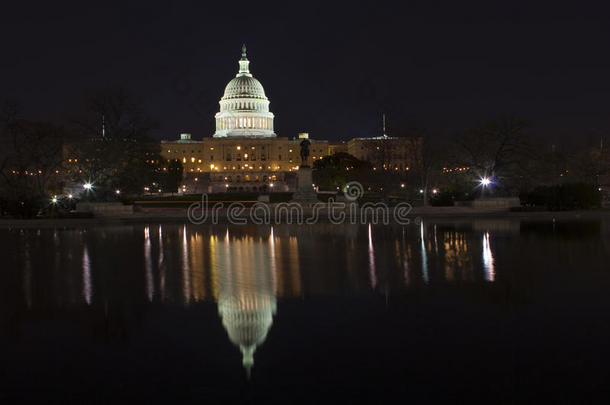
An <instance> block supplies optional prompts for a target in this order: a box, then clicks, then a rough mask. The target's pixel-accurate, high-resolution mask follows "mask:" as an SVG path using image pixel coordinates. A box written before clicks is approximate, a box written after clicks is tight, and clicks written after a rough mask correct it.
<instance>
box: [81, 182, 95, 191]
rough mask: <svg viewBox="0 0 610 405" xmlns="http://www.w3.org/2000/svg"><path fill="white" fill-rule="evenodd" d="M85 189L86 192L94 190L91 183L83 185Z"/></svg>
mask: <svg viewBox="0 0 610 405" xmlns="http://www.w3.org/2000/svg"><path fill="white" fill-rule="evenodd" d="M83 188H84V189H85V190H91V189H93V184H91V183H85V184H83Z"/></svg>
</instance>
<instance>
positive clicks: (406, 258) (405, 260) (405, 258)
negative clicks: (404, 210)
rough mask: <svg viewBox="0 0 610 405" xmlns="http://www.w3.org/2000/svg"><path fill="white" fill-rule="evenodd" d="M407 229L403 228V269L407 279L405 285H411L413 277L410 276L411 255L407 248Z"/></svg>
mask: <svg viewBox="0 0 610 405" xmlns="http://www.w3.org/2000/svg"><path fill="white" fill-rule="evenodd" d="M405 238H406V235H405V229H404V228H402V240H401V247H402V255H403V256H402V267H403V275H404V278H405V285H409V283H410V282H411V277H410V275H409V255H408V254H407V247H406V244H405Z"/></svg>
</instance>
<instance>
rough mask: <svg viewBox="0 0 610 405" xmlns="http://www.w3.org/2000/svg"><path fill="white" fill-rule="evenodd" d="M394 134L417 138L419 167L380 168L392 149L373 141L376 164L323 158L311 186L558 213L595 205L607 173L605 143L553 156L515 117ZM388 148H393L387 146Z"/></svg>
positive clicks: (609, 168) (440, 202) (349, 158)
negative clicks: (510, 202)
mask: <svg viewBox="0 0 610 405" xmlns="http://www.w3.org/2000/svg"><path fill="white" fill-rule="evenodd" d="M394 132H395V133H393V134H391V135H392V136H397V137H401V136H408V137H416V138H420V139H421V150H420V151H419V158H418V161H417V162H416V164H414V165H413V166H412V167H411V168H410V170H408V171H404V170H399V171H396V170H393V167H391V165H387V166H388V167H384V165H383V163H384V161H386V160H389V157H391V155H392V151H391V150H388V151H387V152H386V151H384V150H383V148H384V142H385V141H384V140H379V141H378V146H377V148H376V149H377V153H378V155H379V156H380V159H379V161H377V162H362V161H358V159H355V158H354V157H353V156H349V155H346V154H340V155H336V156H334V157H328V158H325V159H322V160H320V161H318V162H316V164H315V165H316V168H317V169H318V170H317V174H316V176H315V177H316V183H317V184H320V185H321V186H323V187H328V188H332V187H333V186H335V187H339V188H341V187H343V185H344V184H346V183H347V182H348V181H352V180H357V181H360V182H361V183H363V184H364V185H365V190H367V191H369V192H371V193H375V194H378V195H379V196H380V198H382V199H384V198H386V199H387V198H390V197H391V196H400V197H402V198H407V199H409V200H411V201H421V202H422V203H423V204H424V205H428V204H430V205H453V203H454V202H455V201H464V200H472V199H475V198H480V197H491V196H498V197H502V196H521V197H522V202H523V203H524V204H531V205H540V206H545V207H549V208H552V207H561V208H562V209H563V208H569V207H583V208H584V207H592V206H599V205H600V204H601V199H602V194H603V188H602V187H600V184H601V183H602V182H603V181H604V178H607V176H609V175H610V154H609V153H608V150H607V149H604V148H603V143H601V142H600V144H599V146H591V147H582V148H580V149H578V150H570V151H567V152H566V151H561V150H557V149H556V148H554V147H552V146H551V145H548V144H547V142H546V141H545V140H544V139H543V138H542V137H540V136H538V134H536V133H534V132H533V131H532V127H531V125H530V123H529V122H527V121H524V120H521V119H518V118H514V117H498V118H496V119H491V120H487V121H483V122H480V123H478V124H476V125H474V126H472V127H470V128H466V129H464V130H462V131H457V132H455V133H452V134H449V135H447V134H439V133H435V132H434V131H431V130H429V129H426V128H406V129H397V130H396V131H394ZM387 145H388V146H387V147H388V148H391V143H390V142H388V143H387ZM384 159H385V160H384ZM373 169H376V170H373ZM484 179H485V180H484ZM545 187H546V188H549V189H550V190H559V191H556V192H554V194H553V193H551V194H552V195H553V196H559V197H557V198H559V200H560V201H559V200H557V199H555V200H554V201H551V200H552V198H551V197H549V198H548V199H543V198H541V194H544V192H542V191H541V190H543V189H544V188H545ZM585 189H586V190H589V191H591V190H592V192H593V193H594V196H593V197H592V196H591V194H590V193H589V192H587V193H584V192H580V193H579V192H575V191H574V192H573V191H572V190H585ZM573 194H576V196H575V197H569V198H568V197H566V198H567V199H568V200H570V201H571V202H567V201H566V202H562V201H564V199H563V198H562V197H561V196H567V195H573ZM553 198H555V197H553ZM578 198H580V199H581V201H577V200H578ZM558 201H559V202H558ZM558 209H559V208H558Z"/></svg>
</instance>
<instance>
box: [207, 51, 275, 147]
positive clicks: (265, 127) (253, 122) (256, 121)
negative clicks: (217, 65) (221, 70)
mask: <svg viewBox="0 0 610 405" xmlns="http://www.w3.org/2000/svg"><path fill="white" fill-rule="evenodd" d="M249 65H250V61H249V60H248V58H247V57H246V46H245V45H244V46H242V49H241V59H240V60H239V72H238V73H237V75H236V76H235V78H234V79H233V80H231V81H230V82H229V84H227V87H225V93H224V95H223V96H222V98H221V99H220V111H219V112H218V113H216V133H214V137H216V138H222V137H256V138H259V137H273V136H276V135H275V133H274V132H273V113H271V112H270V111H269V99H268V98H267V96H265V89H263V86H262V84H261V83H260V82H259V81H258V80H256V79H255V78H254V77H253V76H252V74H251V73H250V69H249Z"/></svg>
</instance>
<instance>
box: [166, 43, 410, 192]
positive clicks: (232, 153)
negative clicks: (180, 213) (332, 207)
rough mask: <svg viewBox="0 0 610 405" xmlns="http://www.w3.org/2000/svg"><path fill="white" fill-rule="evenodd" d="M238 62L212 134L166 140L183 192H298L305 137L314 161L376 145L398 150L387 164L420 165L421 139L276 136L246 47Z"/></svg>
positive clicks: (359, 153)
mask: <svg viewBox="0 0 610 405" xmlns="http://www.w3.org/2000/svg"><path fill="white" fill-rule="evenodd" d="M238 63H239V70H238V73H237V75H236V76H235V78H233V79H232V80H231V81H229V83H228V84H227V86H226V87H225V91H224V94H223V96H222V98H221V99H220V102H219V105H220V109H219V112H218V113H216V115H215V119H216V120H215V123H216V131H215V132H214V134H213V136H212V137H204V138H203V139H202V140H194V139H193V138H192V136H191V135H190V134H181V135H180V139H178V140H176V141H162V143H161V154H162V156H163V157H164V158H165V159H167V160H174V159H177V160H179V161H181V162H182V164H183V167H184V181H183V183H184V184H183V185H182V187H181V191H182V192H184V193H201V192H208V193H215V192H226V191H238V192H239V191H243V192H267V191H285V192H286V191H293V190H294V188H295V186H296V171H297V170H298V169H299V166H300V165H301V157H300V142H301V141H302V140H303V138H308V139H309V140H310V142H311V145H310V148H309V151H310V154H309V158H308V161H307V164H308V165H309V166H312V165H313V163H314V162H315V161H316V160H318V159H322V158H324V157H325V156H329V155H331V154H334V153H339V152H343V153H346V152H347V153H351V154H353V155H354V156H356V157H358V158H360V159H363V158H364V159H365V160H368V158H373V157H375V158H377V157H378V156H377V155H375V154H374V153H372V152H371V151H370V150H369V149H371V147H372V148H373V149H372V151H379V150H383V151H386V150H390V149H393V152H392V153H391V158H388V159H385V158H384V159H382V160H380V162H381V164H382V165H383V164H384V163H385V164H387V165H391V166H392V167H394V166H396V167H399V168H400V169H401V170H404V169H405V168H409V167H410V166H411V165H413V164H415V160H413V159H412V156H413V155H414V152H413V151H411V150H409V148H411V147H417V143H416V142H415V143H414V142H413V141H411V142H410V143H409V142H403V140H402V139H406V138H402V139H401V141H395V140H394V138H388V137H382V138H383V139H377V142H378V143H379V142H382V144H383V145H385V146H383V148H381V147H380V146H379V145H377V144H375V145H374V142H373V140H374V138H370V140H364V139H363V138H357V139H353V140H351V141H349V142H347V143H346V142H328V141H326V140H316V139H310V138H309V134H307V133H301V134H298V136H297V137H294V138H288V137H281V136H277V134H276V133H275V130H274V118H275V116H274V114H273V113H272V112H271V111H270V109H269V104H270V101H269V99H268V98H267V96H266V95H265V90H264V88H263V86H262V84H261V83H260V82H259V81H258V80H257V79H256V78H254V76H253V75H252V73H251V72H250V68H249V64H250V61H249V60H248V58H247V55H246V48H245V46H244V47H242V53H241V58H240V60H239V61H238ZM372 142H373V143H372ZM388 144H391V145H389V146H388ZM415 155H416V153H415ZM386 160H387V162H386ZM407 170H408V169H407Z"/></svg>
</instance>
